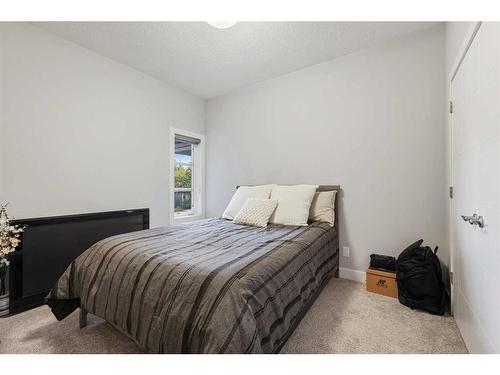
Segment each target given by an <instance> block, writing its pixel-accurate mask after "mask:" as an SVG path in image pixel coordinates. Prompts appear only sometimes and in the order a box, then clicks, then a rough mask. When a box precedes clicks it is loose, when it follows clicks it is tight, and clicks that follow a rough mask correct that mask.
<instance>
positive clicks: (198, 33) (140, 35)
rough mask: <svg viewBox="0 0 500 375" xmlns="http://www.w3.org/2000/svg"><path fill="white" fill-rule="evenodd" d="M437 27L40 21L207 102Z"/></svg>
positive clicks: (408, 24)
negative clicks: (221, 27)
mask: <svg viewBox="0 0 500 375" xmlns="http://www.w3.org/2000/svg"><path fill="white" fill-rule="evenodd" d="M437 24H438V23H433V22H240V23H237V24H236V25H235V26H233V27H231V28H229V29H223V30H221V29H216V28H214V27H212V26H210V25H208V24H207V23H205V22H39V23H36V25H38V26H40V27H42V28H44V29H47V30H49V31H51V32H53V33H55V34H57V35H59V36H61V37H63V38H66V39H69V40H71V41H73V42H75V43H78V44H80V45H82V46H84V47H87V48H89V49H92V50H94V51H96V52H98V53H100V54H102V55H105V56H108V57H110V58H112V59H114V60H116V61H119V62H121V63H123V64H126V65H129V66H131V67H133V68H135V69H137V70H140V71H142V72H144V73H147V74H149V75H151V76H153V77H156V78H158V79H160V80H162V81H164V82H167V83H169V84H172V85H174V86H177V87H180V88H183V89H185V90H187V91H188V92H190V93H192V94H194V95H197V96H200V97H202V98H211V97H214V96H218V95H221V94H225V93H227V92H230V91H232V90H235V89H237V88H239V87H243V86H246V85H249V84H252V83H256V82H260V81H264V80H267V79H270V78H274V77H277V76H280V75H283V74H286V73H290V72H293V71H296V70H299V69H301V68H304V67H307V66H310V65H314V64H318V63H321V62H323V61H327V60H331V59H333V58H336V57H339V56H342V55H346V54H349V53H352V52H355V51H358V50H360V49H363V48H368V47H371V46H373V45H375V44H379V43H382V42H386V41H389V40H391V39H395V38H398V37H402V36H405V35H408V34H410V33H414V32H417V31H421V30H423V29H426V28H429V27H432V26H436V25H437Z"/></svg>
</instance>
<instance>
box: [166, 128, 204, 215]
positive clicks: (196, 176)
mask: <svg viewBox="0 0 500 375" xmlns="http://www.w3.org/2000/svg"><path fill="white" fill-rule="evenodd" d="M171 138H172V144H173V147H172V148H173V160H172V165H173V168H171V169H172V173H171V179H172V182H173V183H172V184H171V186H172V185H173V186H172V192H173V194H171V202H172V204H173V206H172V207H173V209H172V210H171V211H172V215H171V217H172V218H173V220H182V219H190V218H194V217H196V218H199V217H200V216H202V215H203V209H202V183H203V181H202V177H203V153H202V149H203V145H202V140H203V136H201V135H197V134H193V133H191V132H186V131H183V130H180V129H172V134H171Z"/></svg>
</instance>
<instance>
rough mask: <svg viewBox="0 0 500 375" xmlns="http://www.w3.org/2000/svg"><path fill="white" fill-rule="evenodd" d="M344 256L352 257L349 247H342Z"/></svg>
mask: <svg viewBox="0 0 500 375" xmlns="http://www.w3.org/2000/svg"><path fill="white" fill-rule="evenodd" d="M342 256H344V257H346V258H349V257H350V256H351V255H350V250H349V247H347V246H342Z"/></svg>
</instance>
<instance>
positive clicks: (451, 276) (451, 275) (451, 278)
mask: <svg viewBox="0 0 500 375" xmlns="http://www.w3.org/2000/svg"><path fill="white" fill-rule="evenodd" d="M450 283H451V284H453V271H450Z"/></svg>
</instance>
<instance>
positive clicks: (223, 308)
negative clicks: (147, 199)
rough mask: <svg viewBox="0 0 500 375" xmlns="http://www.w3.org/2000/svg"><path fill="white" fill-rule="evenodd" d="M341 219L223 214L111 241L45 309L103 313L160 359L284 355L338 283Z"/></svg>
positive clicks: (71, 270) (82, 259)
mask: <svg viewBox="0 0 500 375" xmlns="http://www.w3.org/2000/svg"><path fill="white" fill-rule="evenodd" d="M320 189H337V190H338V187H331V186H330V187H320ZM336 211H337V210H336ZM335 216H336V220H335V226H334V227H331V226H330V225H328V224H327V223H312V224H310V225H309V226H282V225H269V226H268V227H266V228H256V227H249V226H243V225H237V224H234V223H232V222H231V221H229V220H225V219H221V218H215V219H207V220H201V221H196V222H192V223H184V224H179V225H174V226H169V227H161V228H155V229H149V230H144V231H138V232H132V233H128V234H122V235H118V236H113V237H109V238H107V239H104V240H102V241H100V242H98V243H96V244H95V245H93V246H92V247H90V248H89V249H88V250H87V251H85V252H84V253H83V254H82V255H80V256H79V257H78V258H77V259H76V260H74V261H73V262H72V263H71V265H70V266H69V267H68V269H67V270H66V271H65V272H64V274H63V275H62V276H61V278H60V279H59V281H58V282H57V284H56V285H55V286H54V288H53V289H52V291H51V292H50V295H49V297H48V301H47V303H48V305H49V306H50V307H51V309H52V312H53V313H54V315H55V316H56V318H57V319H58V320H61V319H64V318H65V317H66V316H68V315H69V314H70V313H71V312H73V311H74V310H76V309H77V308H79V307H80V309H81V312H82V315H83V318H82V319H84V318H85V316H84V315H85V313H86V312H87V311H88V312H89V313H91V314H95V315H97V316H99V317H102V318H104V319H105V320H106V321H107V322H109V323H110V324H112V325H113V326H114V327H116V329H118V330H119V331H120V332H122V333H124V334H125V335H127V336H128V337H130V338H131V339H133V340H134V341H135V342H136V343H137V344H138V345H139V347H141V348H142V349H144V350H145V351H148V352H152V353H277V352H279V351H280V349H281V348H282V346H283V345H284V344H285V343H286V341H287V339H288V337H289V336H290V335H291V333H292V332H293V330H294V328H295V327H296V326H297V325H298V323H299V322H300V319H301V318H302V316H303V315H304V314H305V312H306V311H307V309H308V307H309V306H310V305H311V304H312V302H313V301H314V299H315V298H316V296H317V295H318V294H319V292H320V291H321V289H322V287H323V286H324V285H325V284H326V282H327V281H328V279H329V278H330V277H331V276H336V277H338V267H339V266H338V264H339V263H338V257H339V246H338V229H337V228H338V220H337V214H335Z"/></svg>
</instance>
